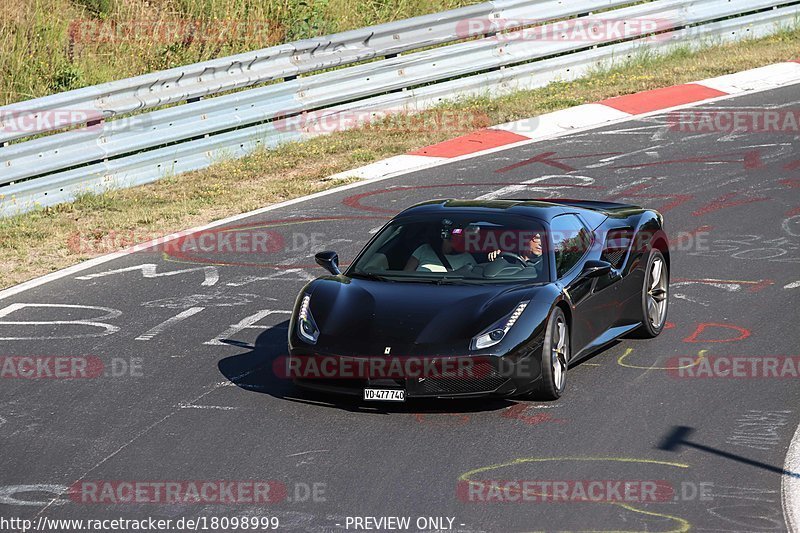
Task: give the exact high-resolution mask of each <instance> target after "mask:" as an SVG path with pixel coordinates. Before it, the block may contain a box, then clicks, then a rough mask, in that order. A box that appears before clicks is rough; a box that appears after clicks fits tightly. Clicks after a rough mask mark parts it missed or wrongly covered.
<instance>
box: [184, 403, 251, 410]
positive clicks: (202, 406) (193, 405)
mask: <svg viewBox="0 0 800 533" xmlns="http://www.w3.org/2000/svg"><path fill="white" fill-rule="evenodd" d="M178 408H180V409H218V410H220V411H235V410H236V409H238V407H227V406H224V405H195V404H193V403H179V404H178Z"/></svg>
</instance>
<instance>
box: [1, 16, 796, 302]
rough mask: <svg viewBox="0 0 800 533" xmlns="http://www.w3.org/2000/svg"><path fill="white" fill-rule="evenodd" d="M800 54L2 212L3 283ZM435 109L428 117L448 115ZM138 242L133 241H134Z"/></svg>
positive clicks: (776, 54) (612, 74)
mask: <svg viewBox="0 0 800 533" xmlns="http://www.w3.org/2000/svg"><path fill="white" fill-rule="evenodd" d="M798 57H800V29H796V30H792V31H784V32H781V33H779V34H776V35H774V36H771V37H768V38H764V39H759V40H752V41H744V42H740V43H736V44H732V45H724V46H714V47H710V48H707V49H704V50H701V51H698V52H689V51H688V50H685V49H678V50H675V51H674V52H673V53H671V54H670V55H667V56H661V57H657V56H644V57H640V58H638V59H636V60H632V61H631V62H630V63H628V64H626V65H623V66H620V67H617V68H615V69H613V70H610V71H605V72H597V73H594V74H593V75H591V76H588V77H586V78H582V79H579V80H576V81H573V82H556V83H552V84H550V85H548V86H547V87H543V88H540V89H535V90H531V91H522V92H518V93H514V94H510V95H507V96H503V97H500V98H488V97H487V98H470V99H466V100H462V101H459V102H455V103H448V104H447V105H445V106H442V108H444V109H447V110H451V111H457V112H459V113H464V114H471V115H470V116H480V117H484V119H483V120H484V122H485V123H478V122H479V121H474V122H473V121H461V122H459V123H458V124H452V125H451V126H449V127H447V126H443V127H441V128H430V129H425V128H423V129H422V131H413V132H409V131H404V130H402V129H398V128H383V129H380V130H379V131H380V134H376V130H374V129H371V128H361V129H353V130H348V131H343V132H338V133H335V134H332V135H329V136H323V137H318V138H315V139H312V140H310V141H306V142H303V143H294V144H287V145H284V146H282V147H279V148H278V149H275V150H262V151H259V152H256V153H254V154H252V155H251V156H249V157H246V158H244V159H239V160H235V161H225V162H221V163H219V164H217V165H214V166H212V167H210V168H208V169H205V170H202V171H197V172H190V173H186V174H182V175H178V176H174V177H170V178H166V179H164V180H161V181H159V182H156V183H153V184H150V185H146V186H142V187H137V188H133V189H126V190H120V191H113V192H109V193H106V194H103V195H97V196H95V195H87V196H83V197H81V198H78V199H77V201H75V202H73V203H71V204H63V205H59V206H55V207H52V208H47V209H43V210H40V211H36V212H32V213H27V214H24V215H19V216H16V217H12V218H7V219H0V288H4V287H8V286H11V285H14V284H17V283H20V282H23V281H25V280H28V279H31V278H33V277H36V276H39V275H42V274H46V273H48V272H51V271H53V270H57V269H59V268H63V267H66V266H69V265H72V264H75V263H77V262H79V261H82V260H85V259H88V258H90V257H92V256H93V255H101V253H106V252H110V251H112V250H102V251H97V253H94V254H87V253H85V251H84V250H80V249H75V247H74V246H72V245H71V244H70V243H71V242H74V240H72V239H73V238H74V236H75V235H77V234H80V235H81V236H82V238H83V239H84V240H87V239H88V240H92V239H95V240H97V241H101V240H102V239H103V237H104V236H106V235H108V234H109V233H112V232H115V233H116V234H123V235H138V236H141V239H140V240H139V242H141V241H144V240H147V237H148V236H157V235H163V234H166V233H169V232H173V231H178V230H181V229H185V228H189V227H193V226H196V225H199V224H204V223H207V222H210V221H213V220H217V219H220V218H223V217H225V216H229V215H233V214H237V213H242V212H246V211H250V210H253V209H257V208H259V207H263V206H265V205H269V204H272V203H276V202H280V201H283V200H287V199H290V198H296V197H298V196H302V195H306V194H310V193H313V192H316V191H320V190H324V189H328V188H331V187H335V186H338V185H341V184H343V183H346V181H344V180H330V179H327V177H328V176H330V175H332V174H335V173H338V172H342V171H345V170H348V169H351V168H355V167H358V166H361V165H364V164H367V163H370V162H373V161H377V160H379V159H383V158H386V157H390V156H393V155H398V154H402V153H405V152H407V151H409V150H413V149H415V148H420V147H423V146H426V145H429V144H432V143H436V142H440V141H443V140H445V139H448V138H452V137H454V136H457V135H460V134H463V133H467V132H468V131H469V130H471V129H477V128H479V127H483V126H486V125H490V124H500V123H503V122H507V121H511V120H517V119H521V118H526V117H531V116H535V115H538V114H542V113H547V112H550V111H555V110H558V109H563V108H566V107H571V106H575V105H580V104H584V103H589V102H594V101H597V100H600V99H603V98H609V97H613V96H618V95H622V94H630V93H634V92H638V91H644V90H648V89H656V88H659V87H667V86H670V85H675V84H679V83H686V82H691V81H696V80H699V79H703V78H708V77H713V76H721V75H724V74H730V73H733V72H739V71H742V70H747V69H750V68H755V67H759V66H763V65H768V64H771V63H776V62H780V61H787V60H792V59H797V58H798ZM442 108H440V109H437V110H432V111H429V112H427V113H423V115H428V114H431V115H432V114H435V113H440V111H441V109H442ZM131 244H132V243H131Z"/></svg>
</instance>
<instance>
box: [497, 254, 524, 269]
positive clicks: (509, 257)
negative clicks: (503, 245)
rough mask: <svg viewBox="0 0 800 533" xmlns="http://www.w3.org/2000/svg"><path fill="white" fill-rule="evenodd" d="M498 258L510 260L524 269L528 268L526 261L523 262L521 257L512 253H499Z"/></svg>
mask: <svg viewBox="0 0 800 533" xmlns="http://www.w3.org/2000/svg"><path fill="white" fill-rule="evenodd" d="M498 257H502V258H503V259H506V260H510V261H511V262H513V263H518V264H520V265H522V266H524V267H527V266H528V263H527V261H525V260H524V259H523V258H522V256H520V255H518V254H515V253H513V252H501V253H500V255H499V256H498Z"/></svg>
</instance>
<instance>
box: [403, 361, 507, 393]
mask: <svg viewBox="0 0 800 533" xmlns="http://www.w3.org/2000/svg"><path fill="white" fill-rule="evenodd" d="M472 368H473V370H474V371H473V372H472V373H473V374H474V376H453V377H437V378H426V379H425V380H423V381H421V382H420V383H419V387H420V388H421V391H422V393H424V394H460V393H463V394H467V393H471V392H491V391H493V390H495V389H496V388H498V387H499V386H500V385H502V384H503V383H504V382H505V381H506V378H505V377H503V376H502V375H501V374H499V373H498V372H497V371H496V370H495V369H494V367H493V366H492V365H491V364H490V363H488V362H485V361H481V362H478V363H475V364H474V365H473V366H472Z"/></svg>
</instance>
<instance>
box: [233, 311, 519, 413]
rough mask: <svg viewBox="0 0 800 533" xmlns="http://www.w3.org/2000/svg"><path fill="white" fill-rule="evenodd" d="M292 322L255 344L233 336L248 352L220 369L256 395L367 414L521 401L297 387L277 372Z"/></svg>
mask: <svg viewBox="0 0 800 533" xmlns="http://www.w3.org/2000/svg"><path fill="white" fill-rule="evenodd" d="M288 325H289V321H288V320H287V321H284V322H282V323H280V324H277V325H276V326H272V327H270V328H268V329H266V330H264V332H263V333H261V334H260V335H259V336H258V338H257V339H256V342H255V346H254V347H253V346H252V345H250V344H248V343H245V342H242V341H237V340H234V339H229V340H225V341H222V342H225V343H226V344H229V345H232V346H241V347H243V348H247V351H246V352H243V353H241V354H238V355H233V356H230V357H226V358H225V359H222V360H221V361H219V363H217V368H218V369H219V371H220V372H221V373H222V375H223V376H225V378H226V379H228V380H229V381H230V382H231V383H233V384H234V385H236V386H237V387H239V388H241V389H244V390H246V391H248V392H252V393H254V394H268V395H270V396H272V397H274V398H278V399H281V400H285V401H290V402H297V403H304V404H308V405H317V406H320V407H327V408H332V409H339V410H344V411H352V412H364V413H385V414H391V413H406V414H407V413H412V414H446V413H478V412H485V411H499V410H502V409H505V408H507V407H509V406H512V405H515V404H517V403H519V402H517V401H515V400H509V399H503V398H474V399H463V400H450V399H435V400H420V399H416V400H414V399H409V400H408V401H406V402H402V403H399V402H398V403H379V402H365V401H363V400H362V399H361V398H359V397H356V396H345V395H337V394H331V393H325V392H318V391H311V390H306V389H302V388H300V387H297V386H296V385H295V384H294V383H292V381H291V380H289V379H286V378H285V377H282V376H280V375H278V373H276V372H275V370H274V368H275V365H276V363H279V362H281V361H282V360H283V357H285V356H286V355H287V354H288V346H287V340H286V333H287V328H288Z"/></svg>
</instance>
